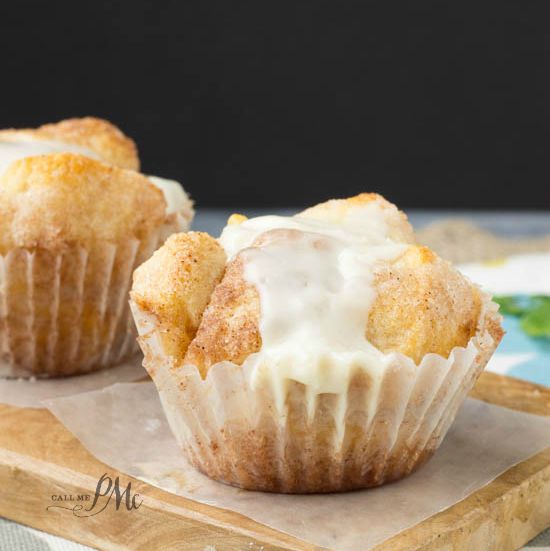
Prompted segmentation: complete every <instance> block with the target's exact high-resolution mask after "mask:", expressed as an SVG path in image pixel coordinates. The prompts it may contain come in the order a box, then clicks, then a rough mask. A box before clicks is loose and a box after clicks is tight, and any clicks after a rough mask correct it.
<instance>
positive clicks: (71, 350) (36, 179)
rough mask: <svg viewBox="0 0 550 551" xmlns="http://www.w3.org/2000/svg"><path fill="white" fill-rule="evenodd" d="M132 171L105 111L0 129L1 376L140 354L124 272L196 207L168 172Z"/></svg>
mask: <svg viewBox="0 0 550 551" xmlns="http://www.w3.org/2000/svg"><path fill="white" fill-rule="evenodd" d="M138 169H139V158H138V156H137V149H136V147H135V144H134V142H133V141H132V140H130V139H129V138H127V137H126V136H125V135H124V134H123V133H122V132H121V131H120V130H118V129H117V128H116V127H114V126H113V125H112V124H110V123H108V122H107V121H102V120H99V119H93V118H85V119H72V120H68V121H63V122H61V123H58V124H48V125H45V126H42V127H40V128H38V129H32V130H3V131H0V376H7V377H32V376H34V377H57V376H63V375H73V374H79V373H86V372H89V371H94V370H97V369H101V368H106V367H111V366H114V365H117V364H118V363H119V362H121V361H123V360H124V359H126V358H128V357H130V356H132V355H133V354H135V353H136V352H137V345H136V344H135V333H134V328H133V323H132V321H131V316H130V315H129V310H128V306H127V298H128V291H129V287H130V284H131V275H132V272H133V270H134V268H135V267H136V266H138V265H139V264H140V263H142V262H143V261H144V260H146V259H147V258H148V257H149V256H150V255H151V254H152V252H153V251H154V250H155V249H156V248H157V247H158V246H159V245H160V244H161V243H162V242H163V241H164V239H165V238H166V236H167V235H169V234H171V233H174V232H178V231H183V230H186V229H187V228H188V224H189V221H190V219H191V217H192V215H193V211H192V206H191V203H190V201H189V199H188V198H187V195H186V194H185V192H184V191H183V189H181V187H180V186H179V185H178V184H177V183H176V182H173V183H170V182H168V183H167V184H165V183H164V181H162V180H157V182H152V181H151V180H150V179H148V178H146V177H145V176H143V175H142V174H140V173H139V172H137V170H138ZM159 182H160V183H159ZM162 186H164V189H162V190H161V187H162ZM175 186H177V187H178V190H175ZM167 197H168V198H169V199H170V201H171V203H170V204H168V203H167V200H166V198H167Z"/></svg>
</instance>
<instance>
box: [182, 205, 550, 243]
mask: <svg viewBox="0 0 550 551" xmlns="http://www.w3.org/2000/svg"><path fill="white" fill-rule="evenodd" d="M299 210H300V209H299V208H288V209H240V210H238V211H235V210H231V209H200V210H199V211H198V212H197V215H196V217H195V221H194V223H193V229H194V230H197V231H205V232H208V233H210V234H211V235H213V236H218V235H219V234H220V232H221V230H222V228H223V227H224V226H225V223H226V221H227V218H228V217H229V216H230V215H231V214H232V213H233V212H239V213H240V214H244V215H246V216H249V217H250V216H260V215H265V214H281V215H288V214H295V213H296V212H299ZM407 215H408V216H409V220H410V221H411V223H412V225H413V226H414V227H415V228H416V229H420V228H422V227H424V226H426V225H427V224H430V223H432V222H436V221H438V220H443V219H449V218H462V219H467V220H470V221H471V222H473V223H474V224H476V225H478V226H480V227H481V228H483V229H486V230H489V231H492V232H494V233H496V234H498V235H500V236H502V237H536V236H541V235H545V234H550V211H539V212H508V213H503V212H489V211H471V210H470V211H469V210H449V211H426V210H409V211H407Z"/></svg>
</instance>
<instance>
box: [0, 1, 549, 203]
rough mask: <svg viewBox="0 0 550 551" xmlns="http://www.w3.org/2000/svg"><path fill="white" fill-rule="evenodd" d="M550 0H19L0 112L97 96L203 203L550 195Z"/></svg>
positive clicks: (155, 164)
mask: <svg viewBox="0 0 550 551" xmlns="http://www.w3.org/2000/svg"><path fill="white" fill-rule="evenodd" d="M549 16H550V2H548V0H544V1H540V2H534V1H529V0H517V1H514V2H509V1H494V2H483V1H479V2H474V3H467V2H463V1H455V2H445V1H441V0H438V1H434V2H426V1H418V2H411V1H407V2H389V1H382V0H380V1H378V2H367V1H365V0H362V1H357V2H352V1H337V0H332V1H314V0H310V1H307V2H300V1H298V2H289V3H285V2H271V1H269V2H268V1H261V0H255V1H250V2H238V1H231V0H216V1H206V0H205V1H196V0H181V1H175V0H174V1H158V2H153V1H145V0H135V1H130V0H125V1H121V2H106V1H103V0H96V1H94V2H79V1H75V0H73V1H63V2H44V1H38V0H35V1H28V0H23V1H17V2H10V3H7V2H5V3H2V4H1V8H0V46H1V52H2V70H1V72H0V75H2V77H1V82H2V85H1V94H2V101H1V102H0V110H1V111H0V126H4V127H7V126H24V125H38V124H40V123H44V122H49V121H55V120H58V119H61V118H66V117H69V116H76V115H86V114H93V115H97V116H101V117H105V118H108V119H110V120H111V121H113V122H115V123H116V124H118V125H119V126H120V127H121V128H122V129H123V130H124V131H125V132H126V133H128V134H129V135H130V136H132V137H133V138H134V139H135V140H136V141H137V143H138V145H139V148H140V152H141V157H142V162H143V169H144V171H145V172H149V173H155V174H158V175H163V176H168V177H173V178H176V179H180V180H181V181H183V182H184V184H185V187H186V188H187V189H188V190H189V191H190V192H191V194H192V195H193V197H194V198H195V199H196V201H197V203H198V205H199V206H222V205H223V206H239V205H240V206H260V205H263V206H283V205H287V206H289V205H292V206H299V205H302V204H308V203H314V202H316V201H318V200H321V199H325V198H327V197H330V196H345V195H349V194H352V193H356V192H359V191H363V190H367V191H379V192H381V193H383V194H385V195H386V196H387V197H388V198H390V199H392V200H394V201H396V202H398V203H399V204H400V205H401V206H404V207H448V208H462V207H472V208H503V207H504V208H546V209H548V208H550V180H549V170H548V169H549V163H548V161H547V158H548V151H549V146H550V143H549V142H550V140H549V139H548V137H549V135H548V128H549V124H550V120H549V109H548V104H549V102H550V86H549V84H550V80H549V77H548V72H549V68H550V66H549V62H550V36H549V33H548V31H547V29H548V28H549V24H550V17H549Z"/></svg>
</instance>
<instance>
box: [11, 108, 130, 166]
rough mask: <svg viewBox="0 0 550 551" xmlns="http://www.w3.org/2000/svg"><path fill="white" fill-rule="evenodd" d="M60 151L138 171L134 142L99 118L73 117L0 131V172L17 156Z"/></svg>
mask: <svg viewBox="0 0 550 551" xmlns="http://www.w3.org/2000/svg"><path fill="white" fill-rule="evenodd" d="M64 152H73V153H80V154H83V155H86V156H89V157H92V158H95V159H98V160H102V161H104V162H106V163H109V164H112V165H115V166H119V167H121V168H128V169H132V170H139V165H140V163H139V157H138V152H137V147H136V144H135V143H134V141H133V140H132V139H130V138H129V137H128V136H126V135H124V134H123V133H122V132H121V130H119V129H118V128H117V127H116V126H114V125H113V124H111V123H110V122H108V121H106V120H103V119H98V118H95V117H84V118H73V119H67V120H63V121H60V122H58V123H52V124H45V125H43V126H40V127H38V128H23V129H7V130H0V171H1V170H2V169H5V168H7V165H9V163H10V162H12V161H14V160H16V159H17V158H21V157H28V156H33V155H40V154H47V153H64Z"/></svg>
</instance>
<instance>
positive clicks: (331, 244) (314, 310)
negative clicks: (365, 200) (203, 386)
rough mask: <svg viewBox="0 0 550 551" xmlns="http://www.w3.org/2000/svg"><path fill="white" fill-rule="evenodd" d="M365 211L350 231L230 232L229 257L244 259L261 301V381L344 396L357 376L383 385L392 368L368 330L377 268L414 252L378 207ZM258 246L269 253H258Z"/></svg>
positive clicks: (280, 221)
mask: <svg viewBox="0 0 550 551" xmlns="http://www.w3.org/2000/svg"><path fill="white" fill-rule="evenodd" d="M362 210H363V217H361V218H359V217H355V216H354V217H352V221H350V220H348V219H347V218H346V220H344V221H343V223H334V222H326V221H320V220H313V219H309V218H307V217H303V216H294V217H280V216H264V217H259V218H254V219H250V220H247V221H245V222H243V223H242V224H239V225H231V226H227V227H226V228H225V229H224V231H223V233H222V235H221V237H220V242H221V244H222V246H223V247H224V248H225V250H226V253H227V255H228V257H233V256H234V255H236V254H237V253H239V251H240V255H241V258H242V259H243V260H244V266H245V273H244V276H245V278H246V280H247V281H248V282H249V283H251V284H252V285H254V286H255V287H256V289H257V290H258V293H259V297H260V310H261V315H260V334H261V337H262V348H261V350H260V351H259V352H258V353H256V354H252V355H251V356H250V357H249V358H248V359H247V360H246V362H245V367H246V366H247V365H250V364H252V365H253V368H252V370H251V371H252V373H253V378H256V379H257V378H258V377H262V376H269V377H272V378H274V379H277V380H279V381H283V380H285V379H292V380H295V381H299V382H302V383H304V384H307V385H308V388H310V389H312V390H313V391H315V392H342V391H345V389H346V387H347V385H348V383H349V378H350V376H351V374H352V372H354V371H355V369H356V368H364V369H367V370H368V372H369V373H370V374H371V376H372V377H373V378H375V379H376V378H379V376H380V374H381V373H382V371H383V369H384V367H385V366H387V364H388V362H389V361H391V354H390V355H386V354H383V353H382V352H380V351H379V350H378V349H376V348H375V347H374V346H373V345H371V344H370V343H369V342H368V340H367V339H366V337H365V328H366V326H367V322H368V316H369V309H370V306H371V304H372V301H373V300H374V298H375V297H376V290H375V289H374V286H373V277H374V271H375V268H376V267H377V265H379V264H381V263H387V262H390V261H392V260H393V259H395V258H396V257H398V256H399V255H400V254H402V253H403V252H404V251H405V250H406V249H407V247H408V245H407V244H404V243H400V242H397V241H393V240H392V239H390V238H389V237H388V228H387V225H386V224H385V222H384V212H383V211H382V210H381V209H379V208H378V207H377V206H376V205H369V206H368V208H367V209H365V208H363V209H362ZM257 239H260V240H262V246H261V247H250V246H251V245H252V244H253V243H254V242H255V241H256V240H257Z"/></svg>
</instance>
